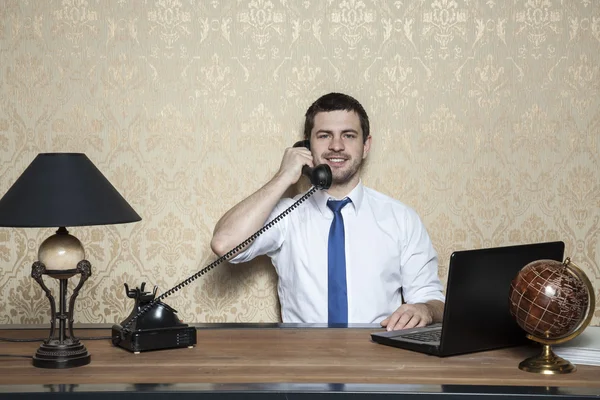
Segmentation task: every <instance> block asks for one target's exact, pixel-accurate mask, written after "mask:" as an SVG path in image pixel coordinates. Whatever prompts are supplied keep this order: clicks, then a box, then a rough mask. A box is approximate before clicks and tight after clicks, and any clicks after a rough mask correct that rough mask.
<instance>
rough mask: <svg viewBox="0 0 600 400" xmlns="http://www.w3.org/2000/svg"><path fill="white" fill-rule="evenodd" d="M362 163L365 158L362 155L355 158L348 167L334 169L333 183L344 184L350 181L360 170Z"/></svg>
mask: <svg viewBox="0 0 600 400" xmlns="http://www.w3.org/2000/svg"><path fill="white" fill-rule="evenodd" d="M362 163H363V159H362V157H361V158H359V159H353V160H352V164H351V165H350V166H349V167H348V168H347V169H344V170H333V171H332V174H333V179H332V182H333V184H334V185H340V186H343V185H345V184H347V183H348V182H350V181H351V180H352V179H353V178H354V177H355V176H356V175H357V174H358V173H359V172H360V169H361V166H362Z"/></svg>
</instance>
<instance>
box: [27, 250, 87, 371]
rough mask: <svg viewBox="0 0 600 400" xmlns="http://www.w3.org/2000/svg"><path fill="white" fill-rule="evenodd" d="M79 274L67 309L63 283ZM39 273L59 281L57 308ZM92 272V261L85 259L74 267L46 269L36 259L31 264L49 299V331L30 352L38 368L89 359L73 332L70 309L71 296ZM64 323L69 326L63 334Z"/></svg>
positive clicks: (77, 363)
mask: <svg viewBox="0 0 600 400" xmlns="http://www.w3.org/2000/svg"><path fill="white" fill-rule="evenodd" d="M76 274H80V275H81V277H80V279H79V284H78V285H77V287H75V289H74V290H73V294H72V295H71V298H70V299H69V309H68V310H67V308H66V305H67V283H68V280H69V278H70V277H71V276H73V275H76ZM43 275H48V276H50V277H52V278H54V279H58V280H59V281H60V297H59V309H58V313H57V311H56V302H55V301H54V297H53V296H52V292H51V291H50V290H49V289H48V287H47V286H46V285H45V284H44V281H43V279H42V276H43ZM91 275H92V265H91V264H90V262H89V261H87V260H81V261H79V262H78V263H77V268H75V269H69V270H48V269H46V266H45V265H44V264H43V263H42V262H40V261H36V262H34V263H33V265H32V267H31V277H32V278H33V279H35V281H36V282H37V283H38V284H39V285H40V286H41V288H42V290H43V291H44V292H45V293H46V297H48V300H49V301H50V312H51V314H52V315H51V320H50V335H49V337H48V339H46V340H45V341H44V343H42V345H41V346H40V348H39V349H38V350H37V352H36V353H35V356H33V365H34V366H36V367H39V368H71V367H79V366H82V365H86V364H89V363H90V360H91V356H90V354H89V353H88V351H87V349H86V348H85V346H84V345H83V344H82V343H81V342H79V339H77V338H76V337H75V335H74V334H73V311H74V308H75V299H76V298H77V295H78V294H79V290H80V289H81V287H82V286H83V284H84V283H85V281H86V280H87V279H88V278H89V277H90V276H91ZM56 320H58V335H56ZM67 326H68V329H69V332H68V335H67Z"/></svg>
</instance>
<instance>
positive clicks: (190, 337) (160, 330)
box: [111, 140, 333, 353]
mask: <svg viewBox="0 0 600 400" xmlns="http://www.w3.org/2000/svg"><path fill="white" fill-rule="evenodd" d="M300 146H304V147H306V148H309V149H310V142H309V141H308V140H301V141H299V142H296V143H295V144H294V146H293V147H300ZM302 173H303V174H304V175H306V176H307V177H308V178H309V179H310V181H311V183H312V185H313V187H311V188H310V189H309V191H308V192H306V193H305V194H304V195H303V196H302V197H300V198H299V199H298V200H297V201H296V202H295V203H294V204H292V205H291V206H290V207H288V208H287V209H285V210H284V211H283V212H282V213H281V214H279V215H278V216H276V217H275V218H273V220H271V221H270V222H268V223H267V224H265V226H263V227H262V228H260V229H259V230H258V231H256V232H255V233H254V234H252V235H251V236H250V237H249V238H247V239H246V240H244V241H243V242H242V243H240V244H239V245H237V246H236V247H234V248H233V249H232V250H230V251H229V252H228V253H226V254H225V255H223V256H221V257H219V258H218V259H217V260H215V261H213V262H212V263H210V264H209V265H207V266H206V267H204V268H202V269H201V270H200V271H198V272H196V273H195V274H194V275H192V276H190V277H189V278H187V279H186V280H184V281H183V282H181V283H179V284H178V285H176V286H174V287H172V288H171V289H169V290H167V291H166V292H165V293H163V294H161V295H160V296H158V297H156V291H157V287H156V286H155V287H154V291H153V292H152V293H150V292H146V291H144V288H145V286H146V283H145V282H142V285H141V287H139V288H137V287H136V288H135V289H133V290H129V286H128V285H127V284H126V283H125V293H126V294H127V296H128V297H129V298H132V299H134V300H135V305H134V307H133V311H131V313H130V314H129V316H128V317H127V318H125V319H124V320H123V321H122V322H121V324H115V325H113V327H112V336H111V337H112V343H113V345H115V346H119V347H122V348H124V349H126V350H129V351H132V352H135V353H139V352H142V351H150V350H159V349H169V348H177V347H191V346H193V345H195V344H196V329H195V328H194V327H190V326H188V325H187V324H184V323H183V322H181V320H180V319H179V318H178V317H177V311H176V310H175V309H173V308H171V307H169V306H168V305H166V304H165V303H163V302H162V300H163V299H164V298H166V297H168V296H170V295H172V294H173V293H175V292H177V291H178V290H180V289H182V288H183V287H185V286H187V285H188V284H190V283H192V282H193V281H195V280H196V279H198V278H199V277H200V276H202V275H204V274H205V273H207V272H208V271H210V270H211V269H213V268H214V267H216V266H217V265H219V264H221V263H223V262H225V261H227V260H230V259H231V258H233V256H234V255H236V254H237V253H239V252H240V251H241V250H242V249H243V248H244V247H246V246H248V245H249V244H250V243H252V242H253V241H254V240H255V239H256V238H257V237H259V236H260V235H262V234H263V233H264V232H265V231H267V230H268V229H270V228H271V227H273V225H275V224H276V223H278V222H279V221H281V220H282V219H283V218H284V217H285V216H286V215H288V214H289V213H290V212H292V210H294V209H295V208H297V207H298V206H299V205H300V204H302V203H303V202H304V201H305V200H306V199H308V198H309V197H310V196H312V195H313V194H314V193H315V192H316V191H317V190H323V189H329V187H330V186H331V183H332V180H333V178H332V174H331V168H330V167H329V165H327V164H321V165H317V166H316V167H315V168H310V167H308V166H306V165H305V166H304V167H303V168H302Z"/></svg>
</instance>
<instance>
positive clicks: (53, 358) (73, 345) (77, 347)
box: [33, 339, 92, 369]
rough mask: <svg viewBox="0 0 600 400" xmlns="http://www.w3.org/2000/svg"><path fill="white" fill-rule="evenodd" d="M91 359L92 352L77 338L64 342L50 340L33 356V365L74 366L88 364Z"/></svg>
mask: <svg viewBox="0 0 600 400" xmlns="http://www.w3.org/2000/svg"><path fill="white" fill-rule="evenodd" d="M91 359H92V357H91V356H90V353H88V351H87V349H86V348H85V346H84V345H83V344H82V343H81V342H80V341H79V340H77V339H75V340H72V339H66V340H64V341H63V342H62V343H60V342H59V341H58V340H49V341H47V342H45V343H43V344H42V345H41V346H40V348H39V349H38V351H37V352H36V353H35V355H34V356H33V365H34V366H35V367H38V368H53V369H60V368H72V367H81V366H82V365H87V364H89V363H90V361H91Z"/></svg>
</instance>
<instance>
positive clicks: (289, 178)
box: [210, 147, 313, 256]
mask: <svg viewBox="0 0 600 400" xmlns="http://www.w3.org/2000/svg"><path fill="white" fill-rule="evenodd" d="M304 165H308V166H310V167H312V166H313V158H312V155H311V153H310V151H309V150H308V149H306V148H300V147H298V148H288V149H286V150H285V153H284V155H283V159H282V161H281V166H280V167H279V171H277V173H276V174H275V176H274V177H273V178H272V179H271V180H270V181H269V182H267V183H266V184H265V185H264V186H263V187H261V188H260V189H259V190H257V191H256V192H254V193H253V194H252V195H250V196H249V197H247V198H246V199H244V200H242V201H241V202H240V203H238V204H237V205H235V206H234V207H233V208H232V209H230V210H229V211H227V212H226V213H225V215H223V216H222V217H221V219H220V220H219V221H218V222H217V225H216V226H215V229H214V232H213V238H212V240H211V242H210V247H211V248H212V250H213V251H214V252H215V254H217V255H218V256H223V255H224V254H226V253H227V252H228V251H230V250H231V249H233V248H234V247H235V246H237V245H238V244H240V243H241V242H242V241H244V240H246V239H247V238H248V237H249V236H250V235H252V234H253V233H255V232H256V231H257V230H259V229H260V228H261V227H262V226H263V225H264V223H265V222H266V220H267V218H268V217H269V215H270V214H271V211H272V210H273V208H275V206H276V205H277V202H278V201H279V199H280V198H281V196H282V195H283V194H284V193H285V191H286V190H287V189H288V188H289V187H290V186H291V185H293V184H294V183H296V182H297V181H298V179H300V176H301V174H302V167H303V166H304Z"/></svg>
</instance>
